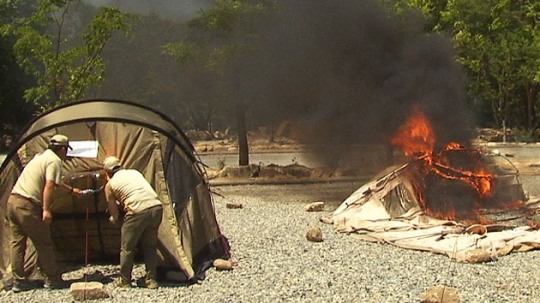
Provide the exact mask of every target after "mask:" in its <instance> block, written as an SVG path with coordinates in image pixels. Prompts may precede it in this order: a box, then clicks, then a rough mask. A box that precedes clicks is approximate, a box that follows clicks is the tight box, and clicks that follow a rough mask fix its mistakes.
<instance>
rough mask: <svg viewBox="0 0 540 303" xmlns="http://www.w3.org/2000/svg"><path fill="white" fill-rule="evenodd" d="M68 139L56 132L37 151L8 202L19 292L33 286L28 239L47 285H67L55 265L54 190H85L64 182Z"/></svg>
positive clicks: (54, 286) (12, 262)
mask: <svg viewBox="0 0 540 303" xmlns="http://www.w3.org/2000/svg"><path fill="white" fill-rule="evenodd" d="M68 148H71V146H70V145H69V140H68V138H67V137H66V136H64V135H60V134H58V135H54V136H53V137H52V138H51V139H50V140H49V146H48V148H47V149H46V150H45V151H44V152H42V153H40V154H37V155H36V156H35V157H34V158H32V160H30V162H28V164H26V166H25V167H24V169H23V171H22V172H21V175H20V176H19V178H18V179H17V182H16V183H15V186H14V187H13V189H12V191H11V194H10V196H9V199H8V201H7V218H8V221H9V225H10V228H11V233H12V237H11V251H10V257H11V270H12V273H13V278H14V284H13V288H12V290H13V291H14V292H20V291H25V290H30V289H32V288H34V285H33V283H31V282H30V281H28V280H27V277H26V275H25V268H24V258H25V251H26V243H27V239H28V238H30V240H32V243H33V245H34V247H35V249H36V253H37V256H38V261H39V265H40V267H41V269H42V270H43V273H44V274H45V287H46V288H50V289H55V288H62V287H64V286H65V285H64V283H63V282H64V281H63V280H62V273H61V272H60V270H59V269H58V266H57V264H56V258H55V255H54V248H53V242H52V237H51V230H50V228H49V223H50V222H51V221H52V213H51V208H52V203H53V193H54V190H55V188H56V187H59V188H61V189H63V190H64V191H66V192H68V193H72V194H75V195H81V194H82V190H81V189H79V188H73V187H71V186H69V185H67V184H65V183H63V182H62V181H61V172H62V161H63V160H65V159H66V158H67V152H68Z"/></svg>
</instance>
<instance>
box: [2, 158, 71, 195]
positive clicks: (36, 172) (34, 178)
mask: <svg viewBox="0 0 540 303" xmlns="http://www.w3.org/2000/svg"><path fill="white" fill-rule="evenodd" d="M61 173H62V159H60V157H59V156H58V155H57V154H55V153H54V152H53V151H52V150H50V149H47V150H45V151H44V152H42V153H40V154H37V155H35V156H34V158H32V160H30V162H28V164H26V166H25V167H24V169H23V171H22V173H21V175H20V176H19V178H18V179H17V183H15V186H14V187H13V189H12V190H11V193H13V194H18V195H20V196H23V197H25V198H28V199H30V200H33V201H36V202H38V203H40V204H41V203H42V200H43V188H44V187H45V181H47V180H50V181H54V183H55V184H60V183H61V182H62V175H61Z"/></svg>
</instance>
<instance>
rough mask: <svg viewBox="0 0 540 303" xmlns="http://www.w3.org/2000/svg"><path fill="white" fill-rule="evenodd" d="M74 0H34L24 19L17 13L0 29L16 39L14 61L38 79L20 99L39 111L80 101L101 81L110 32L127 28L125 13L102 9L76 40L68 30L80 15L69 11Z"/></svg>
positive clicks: (3, 33)
mask: <svg viewBox="0 0 540 303" xmlns="http://www.w3.org/2000/svg"><path fill="white" fill-rule="evenodd" d="M78 2H79V1H74V0H54V1H53V0H39V1H38V3H37V7H36V9H35V10H34V11H32V12H31V14H30V15H29V16H22V15H18V16H16V17H15V18H13V20H12V22H10V23H6V24H4V25H2V27H1V28H0V29H1V34H2V36H3V37H8V36H11V37H14V38H15V39H16V42H15V44H14V48H13V49H14V53H15V54H16V58H17V62H18V63H19V64H20V65H21V66H22V67H23V68H24V70H25V71H26V72H27V73H29V74H30V75H32V76H33V77H34V78H35V79H36V81H37V85H36V86H34V87H31V88H28V89H27V90H26V91H25V94H24V98H25V99H26V100H27V101H28V102H31V103H34V104H35V105H37V106H38V107H39V110H40V111H45V110H48V109H50V108H53V107H56V106H58V105H61V104H64V103H67V102H69V101H72V100H75V99H79V98H81V97H82V96H84V93H85V92H86V91H87V90H88V88H89V87H91V86H92V85H95V84H98V83H100V82H101V81H103V77H104V63H103V60H102V58H101V53H102V51H103V49H104V47H105V45H106V44H107V42H108V40H109V39H110V38H111V35H112V34H113V32H115V31H122V32H127V31H128V30H129V29H128V26H127V22H126V21H127V19H128V18H129V15H127V14H124V13H122V12H121V11H120V10H118V9H117V8H108V7H103V8H100V9H99V11H98V12H97V14H96V15H95V16H94V18H93V19H92V20H91V21H90V22H89V23H88V24H87V26H86V29H85V32H84V33H83V34H82V36H78V34H75V33H76V32H77V29H78V28H71V27H76V25H77V21H78V18H79V17H80V16H77V15H75V14H76V11H75V9H74V8H75V4H77V3H78ZM79 8H80V7H79ZM70 17H71V19H70Z"/></svg>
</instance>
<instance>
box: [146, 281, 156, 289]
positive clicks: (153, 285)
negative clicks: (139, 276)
mask: <svg viewBox="0 0 540 303" xmlns="http://www.w3.org/2000/svg"><path fill="white" fill-rule="evenodd" d="M144 284H146V288H148V289H156V288H158V287H159V284H158V282H157V281H156V280H146V281H144Z"/></svg>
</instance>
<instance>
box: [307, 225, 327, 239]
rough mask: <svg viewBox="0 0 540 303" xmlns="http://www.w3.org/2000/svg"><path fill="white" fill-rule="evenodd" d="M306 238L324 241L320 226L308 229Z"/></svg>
mask: <svg viewBox="0 0 540 303" xmlns="http://www.w3.org/2000/svg"><path fill="white" fill-rule="evenodd" d="M306 239H307V240H308V241H311V242H322V241H323V236H322V232H321V229H320V228H319V227H312V228H310V229H309V230H308V231H307V234H306Z"/></svg>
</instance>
